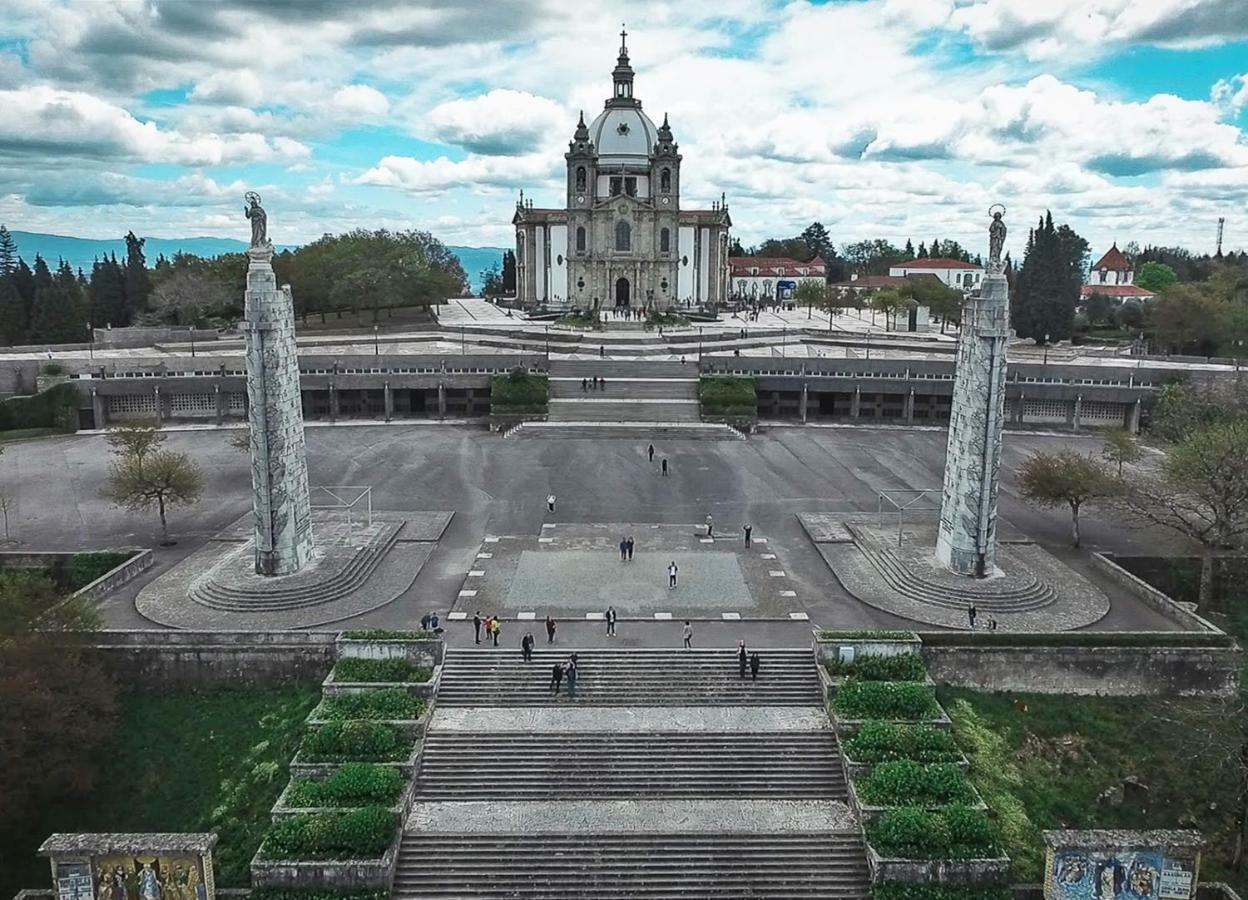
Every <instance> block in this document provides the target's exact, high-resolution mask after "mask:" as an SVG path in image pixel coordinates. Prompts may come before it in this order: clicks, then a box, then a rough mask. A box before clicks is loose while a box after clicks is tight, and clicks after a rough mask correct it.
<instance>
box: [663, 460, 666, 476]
mask: <svg viewBox="0 0 1248 900" xmlns="http://www.w3.org/2000/svg"><path fill="white" fill-rule="evenodd" d="M663 475H664V476H666V475H667V458H666V457H664V458H663Z"/></svg>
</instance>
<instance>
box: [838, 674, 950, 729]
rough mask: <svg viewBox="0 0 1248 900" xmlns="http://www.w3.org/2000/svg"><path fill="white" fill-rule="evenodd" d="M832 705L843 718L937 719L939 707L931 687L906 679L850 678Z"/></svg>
mask: <svg viewBox="0 0 1248 900" xmlns="http://www.w3.org/2000/svg"><path fill="white" fill-rule="evenodd" d="M833 708H834V709H835V710H836V713H837V715H838V716H840V717H841V718H844V719H901V720H911V721H914V720H919V719H934V718H936V717H937V716H939V715H940V707H939V705H937V703H936V696H935V694H934V692H933V691H932V689H931V688H930V687H929V686H928V685H925V684H915V683H913V682H905V681H857V680H853V681H848V682H846V683H845V684H844V685H842V686H841V689H840V690H839V691H837V692H836V699H835V700H834V701H833Z"/></svg>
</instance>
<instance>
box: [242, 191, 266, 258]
mask: <svg viewBox="0 0 1248 900" xmlns="http://www.w3.org/2000/svg"><path fill="white" fill-rule="evenodd" d="M244 199H245V200H246V201H247V206H246V207H244V208H243V215H244V216H246V217H247V218H248V219H250V220H251V246H253V247H266V246H268V244H269V235H268V232H269V217H268V215H267V214H266V213H265V211H264V207H262V206H261V205H260V195H259V194H257V193H256V192H255V191H248V192H247V194H246V196H245V197H244Z"/></svg>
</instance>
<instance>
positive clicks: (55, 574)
mask: <svg viewBox="0 0 1248 900" xmlns="http://www.w3.org/2000/svg"><path fill="white" fill-rule="evenodd" d="M132 556H134V552H133V551H131V552H126V553H111V552H100V553H75V554H74V555H73V556H70V557H62V558H60V559H56V560H54V561H53V562H51V563H49V564H48V565H47V566H45V567H44V568H42V569H28V568H24V567H23V568H17V567H14V568H12V569H6V568H5V567H3V566H0V572H27V573H31V574H41V575H44V576H46V577H47V578H48V579H49V580H51V582H52V583H53V584H55V585H56V587H57V589H58V590H60V591H63V592H65V593H67V594H72V593H73V592H74V591H76V590H79V589H81V588H84V587H86V586H87V585H89V584H90V583H91V582H93V581H95V579H97V578H99V577H100V576H101V575H103V574H105V573H106V572H111V571H112V570H113V569H115V568H117V566H119V565H121V564H122V563H123V562H125V561H126V560H128V559H129V558H130V557H132Z"/></svg>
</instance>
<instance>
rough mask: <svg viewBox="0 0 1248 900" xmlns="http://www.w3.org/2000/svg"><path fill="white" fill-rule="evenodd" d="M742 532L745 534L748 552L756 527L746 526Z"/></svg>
mask: <svg viewBox="0 0 1248 900" xmlns="http://www.w3.org/2000/svg"><path fill="white" fill-rule="evenodd" d="M742 530H743V531H744V532H745V549H747V550H748V549H750V536H751V535H752V534H754V526H753V525H746V526H745V528H744V529H742Z"/></svg>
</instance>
